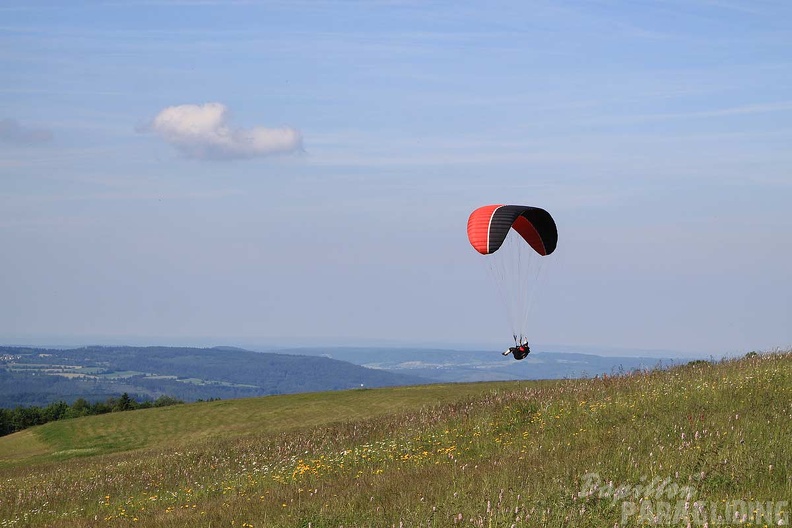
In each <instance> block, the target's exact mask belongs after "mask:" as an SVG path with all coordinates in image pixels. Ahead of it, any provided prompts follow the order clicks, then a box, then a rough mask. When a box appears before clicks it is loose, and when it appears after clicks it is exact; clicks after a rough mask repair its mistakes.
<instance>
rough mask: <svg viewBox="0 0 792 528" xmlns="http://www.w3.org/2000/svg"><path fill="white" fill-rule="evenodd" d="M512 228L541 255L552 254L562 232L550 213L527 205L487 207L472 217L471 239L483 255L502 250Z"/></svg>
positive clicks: (469, 236)
mask: <svg viewBox="0 0 792 528" xmlns="http://www.w3.org/2000/svg"><path fill="white" fill-rule="evenodd" d="M509 229H514V230H515V231H517V232H518V233H519V234H520V236H522V237H523V239H525V241H526V242H527V243H528V244H529V245H530V246H531V247H532V248H533V249H534V250H535V251H536V252H537V253H539V254H540V255H549V254H550V253H552V252H553V251H554V250H555V248H556V244H557V243H558V231H557V229H556V225H555V221H554V220H553V217H552V216H550V213H548V212H547V211H545V210H544V209H540V208H538V207H530V206H527V205H485V206H484V207H479V208H478V209H476V210H475V211H473V212H472V213H471V214H470V218H468V227H467V232H468V240H470V243H471V244H472V245H473V247H474V248H475V249H476V251H478V252H479V253H481V254H482V255H489V254H490V253H494V252H495V251H497V250H498V248H500V247H501V244H503V241H504V240H505V239H506V235H507V234H509Z"/></svg>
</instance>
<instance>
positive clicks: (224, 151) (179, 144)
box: [146, 103, 302, 160]
mask: <svg viewBox="0 0 792 528" xmlns="http://www.w3.org/2000/svg"><path fill="white" fill-rule="evenodd" d="M228 121H229V114H228V108H227V107H226V106H225V105H224V104H222V103H206V104H203V105H192V104H186V105H179V106H169V107H167V108H165V109H164V110H162V111H161V112H160V113H159V114H157V117H155V118H154V120H153V121H152V122H151V123H150V124H149V125H148V127H146V131H148V132H153V133H155V134H157V135H158V136H160V137H161V138H162V139H164V140H165V141H166V142H167V143H169V144H170V145H172V146H174V147H175V148H176V149H178V150H179V151H180V152H181V153H182V154H184V155H185V156H186V157H188V158H197V159H214V160H226V159H240V158H253V157H258V156H268V155H272V154H283V153H288V152H294V151H297V150H300V149H301V148H302V135H301V134H300V132H299V131H298V130H296V129H294V128H290V127H285V128H264V127H254V128H250V129H242V128H233V127H231V126H230V125H229V123H228Z"/></svg>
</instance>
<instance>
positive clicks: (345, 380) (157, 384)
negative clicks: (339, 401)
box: [0, 346, 430, 408]
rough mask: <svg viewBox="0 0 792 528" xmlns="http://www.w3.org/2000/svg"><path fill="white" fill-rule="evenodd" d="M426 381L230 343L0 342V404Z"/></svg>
mask: <svg viewBox="0 0 792 528" xmlns="http://www.w3.org/2000/svg"><path fill="white" fill-rule="evenodd" d="M428 381H430V380H427V379H424V378H421V377H419V376H416V375H411V374H399V373H392V372H388V371H384V370H375V369H369V368H366V367H362V366H360V365H353V364H351V363H348V362H345V361H340V360H335V359H330V358H326V357H315V356H314V357H310V356H299V355H287V354H278V353H259V352H251V351H248V350H242V349H236V348H231V347H221V348H176V347H112V346H111V347H103V346H92V347H82V348H74V349H66V350H56V349H44V348H21V347H0V407H4V408H13V407H16V406H19V405H23V406H30V405H45V404H47V403H51V402H53V401H58V400H65V401H67V402H71V401H73V400H75V399H76V398H78V397H82V398H86V399H88V400H92V401H96V400H101V399H105V398H108V397H111V396H113V397H117V396H119V395H121V394H122V393H125V392H126V393H128V394H129V395H130V396H132V397H134V398H136V399H149V398H150V399H155V398H157V397H159V396H163V395H167V396H172V397H174V398H178V399H181V400H185V401H196V400H207V399H213V398H220V399H227V398H241V397H252V396H264V395H271V394H288V393H297V392H317V391H328V390H340V389H349V388H359V387H386V386H396V385H414V384H421V383H427V382H428Z"/></svg>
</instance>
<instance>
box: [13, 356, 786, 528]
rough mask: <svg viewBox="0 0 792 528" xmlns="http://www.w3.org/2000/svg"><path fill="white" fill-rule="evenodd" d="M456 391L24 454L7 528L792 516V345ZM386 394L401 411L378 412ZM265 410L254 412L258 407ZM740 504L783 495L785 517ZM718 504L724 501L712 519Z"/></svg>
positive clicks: (602, 522) (268, 402)
mask: <svg viewBox="0 0 792 528" xmlns="http://www.w3.org/2000/svg"><path fill="white" fill-rule="evenodd" d="M445 387H446V388H445V389H443V391H441V392H440V393H442V394H444V395H445V396H444V403H437V404H433V405H426V404H424V405H418V403H417V402H419V401H424V402H425V401H426V400H425V399H422V398H419V397H417V396H416V393H415V392H411V391H419V392H420V391H421V390H425V391H427V390H429V389H427V388H419V387H416V388H411V389H400V390H399V391H395V392H394V390H393V389H386V390H385V391H391V392H380V391H379V390H371V391H350V392H348V393H345V394H344V396H343V397H339V396H336V398H339V399H337V400H334V399H333V398H334V396H332V395H327V396H326V397H325V396H321V399H322V400H323V402H324V406H323V409H322V412H323V416H324V422H322V423H318V420H319V417H317V416H316V415H313V414H311V413H312V412H314V411H315V409H314V410H313V411H310V409H313V406H311V405H308V403H305V405H306V406H307V407H308V408H309V411H310V412H308V414H307V415H306V417H305V420H304V425H300V423H299V422H300V418H299V416H300V407H299V406H293V405H292V403H289V402H290V401H292V400H291V399H290V398H288V397H284V398H282V399H280V401H281V405H283V407H282V408H284V409H289V411H288V412H290V413H292V416H290V418H289V420H288V421H287V422H288V423H287V424H286V425H283V424H281V425H277V424H270V427H262V426H251V430H252V432H246V431H238V430H233V431H231V432H229V433H227V434H219V433H218V434H212V435H208V436H205V437H202V436H201V435H193V434H188V435H187V438H186V439H184V440H181V441H180V440H179V439H178V435H179V431H178V430H175V431H173V432H172V434H170V435H166V434H164V433H162V434H158V435H157V436H156V439H155V440H156V441H154V440H152V439H149V440H147V441H146V442H144V443H145V444H146V446H147V447H144V448H142V449H136V450H132V451H125V452H117V453H110V454H104V455H97V456H86V457H82V458H71V459H67V460H64V461H60V462H59V461H57V460H55V459H52V458H51V457H50V458H46V457H44V458H38V459H36V458H31V459H30V460H33V461H34V463H27V464H19V463H8V464H7V465H6V467H4V468H3V469H0V526H65V527H70V526H124V525H140V526H153V527H181V526H187V525H193V526H236V527H241V526H245V527H251V526H253V527H273V526H275V527H277V526H302V527H308V526H311V527H339V526H345V527H350V526H373V527H379V526H482V527H483V526H592V527H593V526H614V525H634V524H641V523H644V524H652V520H654V523H659V524H669V523H671V524H673V522H676V523H677V524H680V523H681V525H683V526H684V525H685V524H686V523H692V524H703V522H704V521H708V522H709V523H711V524H715V518H714V517H713V515H714V513H715V512H716V511H717V513H718V515H721V514H722V515H726V516H728V515H731V514H734V513H737V514H738V517H739V516H740V515H746V517H739V519H738V520H742V521H743V522H758V524H760V525H762V524H773V525H776V524H778V521H781V522H785V521H787V522H788V512H787V511H786V508H787V506H786V505H784V504H783V502H784V501H789V500H790V498H792V480H791V479H792V477H791V476H790V475H792V452H791V451H790V449H789V447H788V446H789V445H790V444H791V441H792V353H790V352H785V353H773V354H766V355H759V356H756V357H752V358H747V359H742V360H730V361H723V362H720V363H717V364H709V363H704V364H696V365H690V366H685V367H679V368H675V369H672V370H668V371H656V372H644V373H638V374H632V375H625V376H615V377H609V376H605V377H598V378H595V379H588V380H563V381H557V382H521V383H510V384H472V385H458V386H445ZM454 391H458V392H456V393H454ZM383 394H387V395H388V398H387V399H388V401H389V403H388V406H389V407H388V409H389V410H387V412H385V411H383V412H380V413H374V414H367V413H366V409H367V407H368V408H370V407H371V406H372V405H374V403H375V402H380V404H382V400H383V398H382V395H383ZM425 394H428V393H425ZM454 394H456V396H455V397H454V396H453V395H454ZM295 397H296V396H295ZM317 397H319V396H318V395H314V398H317ZM300 398H306V396H300ZM400 398H403V399H402V400H400ZM272 401H273V400H272V399H268V398H263V399H260V400H258V403H259V405H264V406H272V405H274V404H273V403H272ZM298 401H299V398H298ZM310 401H313V400H311V399H310V398H308V400H305V399H303V402H310ZM251 402H252V403H251ZM292 402H293V401H292ZM223 403H224V404H225V405H224V406H223V407H214V412H208V411H207V412H205V413H204V415H203V420H205V422H206V426H207V427H208V428H210V429H211V428H213V427H214V426H213V422H214V421H219V422H223V421H224V420H227V418H223V413H226V415H227V414H229V413H233V412H234V411H232V410H231V409H232V408H233V407H234V405H235V403H236V402H223ZM255 403H256V402H255V401H253V400H251V401H246V402H239V403H238V404H239V405H242V406H243V407H245V406H247V405H252V406H253V407H250V408H247V407H245V408H246V409H247V411H246V412H252V410H251V409H253V408H255ZM276 403H277V401H276ZM405 404H406V405H405ZM212 405H213V404H209V403H207V404H202V405H200V406H195V407H194V409H195V413H196V414H199V410H204V409H211V408H212V407H211V406H212ZM410 406H414V407H410ZM399 408H401V409H402V410H401V411H397V410H395V409H399ZM350 409H352V410H354V409H357V410H356V411H355V412H353V413H352V414H358V415H359V417H349V416H350V415H349V414H348V413H349V412H350ZM277 410H278V409H277V405H275V406H274V407H270V408H269V411H268V412H269V413H270V414H271V415H272V416H277V414H278V413H277ZM154 412H155V411H154V410H152V411H141V412H140V414H137V412H135V413H128V414H137V416H141V417H145V416H146V414H145V413H154ZM201 412H203V411H201ZM253 414H255V413H253ZM149 416H155V415H154V414H151V415H149ZM334 417H337V418H340V419H341V421H337V420H334V419H333V418H334ZM100 418H102V417H95V418H91V420H99V419H100ZM85 423H86V427H87V424H90V423H91V422H90V421H88V422H85ZM140 423H141V424H144V423H145V420H143V418H140ZM41 429H44V428H41ZM36 431H38V429H34V430H33V432H34V433H35V432H36ZM37 434H39V435H40V436H43V437H44V441H46V442H54V443H57V444H59V445H61V446H68V445H69V442H68V441H67V440H66V439H65V438H55V439H47V438H46V434H47V432H46V430H44V431H43V432H39V433H37ZM60 434H65V433H63V432H61V433H60ZM72 434H74V435H78V433H77V432H73V433H72ZM93 434H96V435H99V436H101V435H102V429H101V427H98V426H96V428H95V429H94V433H93ZM143 436H145V435H143ZM0 446H2V444H0ZM134 446H135V443H134V442H132V443H130V444H128V445H122V446H121V448H127V447H134ZM116 448H119V447H118V445H116ZM97 449H101V448H97ZM0 456H1V455H0ZM36 460H37V462H35V461H36ZM647 504H648V506H647ZM669 504H670V505H671V507H674V505H677V504H685V505H686V508H689V509H686V510H685V511H686V512H687V513H686V516H684V517H683V516H681V515H680V516H677V517H674V518H673V519H672V517H671V516H670V515H668V512H665V515H666V516H665V517H664V516H663V515H664V513H663V511H659V512H658V511H655V510H662V508H663V507H665V506H667V505H669ZM735 504H738V505H739V504H743V505H747V507H752V508H754V510H755V509H756V508H758V507H761V508H765V509H767V505H768V504H769V505H770V509H771V515H768V516H765V517H762V516H761V515H760V516H758V517H757V514H755V513H751V512H747V513H746V512H743V511H742V510H740V511H735V506H734V505H735ZM701 505H706V507H707V508H708V509H707V511H706V512H704V511H701V512H698V513H696V508H697V507H701ZM644 507H646V508H647V510H646V511H642V510H641V509H640V508H644ZM632 508H634V509H635V511H634V512H633V510H632ZM729 508H731V509H729ZM737 509H738V510H739V508H737ZM743 509H745V508H743ZM682 513H685V512H682ZM760 513H761V512H760ZM658 515H659V517H658ZM708 516H709V517H708ZM727 520H729V519H727ZM730 520H732V521H733V520H734V519H730ZM672 521H673V522H672ZM699 521H701V522H699Z"/></svg>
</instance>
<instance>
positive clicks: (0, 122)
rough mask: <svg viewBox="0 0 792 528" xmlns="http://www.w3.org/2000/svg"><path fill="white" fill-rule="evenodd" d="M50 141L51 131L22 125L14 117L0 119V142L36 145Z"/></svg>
mask: <svg viewBox="0 0 792 528" xmlns="http://www.w3.org/2000/svg"><path fill="white" fill-rule="evenodd" d="M49 141H52V131H50V130H48V129H46V128H36V127H29V126H24V125H21V124H20V123H19V121H17V120H16V119H10V118H6V119H0V143H16V144H21V145H36V144H40V143H47V142H49Z"/></svg>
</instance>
